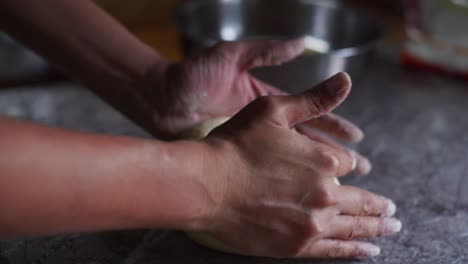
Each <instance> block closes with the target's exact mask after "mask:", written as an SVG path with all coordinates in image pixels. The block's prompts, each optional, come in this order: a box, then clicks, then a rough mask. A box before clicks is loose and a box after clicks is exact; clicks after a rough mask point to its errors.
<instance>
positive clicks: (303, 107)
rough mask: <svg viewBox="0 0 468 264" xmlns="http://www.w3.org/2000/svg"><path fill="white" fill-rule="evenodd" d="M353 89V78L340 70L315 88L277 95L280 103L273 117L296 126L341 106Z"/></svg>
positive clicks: (290, 125)
mask: <svg viewBox="0 0 468 264" xmlns="http://www.w3.org/2000/svg"><path fill="white" fill-rule="evenodd" d="M350 91H351V78H350V77H349V75H348V74H347V73H344V72H340V73H338V74H336V75H334V76H333V77H331V78H330V79H328V80H326V81H324V82H322V83H320V84H318V85H317V86H315V87H314V88H312V89H310V90H308V91H306V92H304V93H302V94H299V95H291V96H282V97H277V98H280V99H279V101H280V102H279V103H277V104H273V105H275V108H276V109H274V110H273V111H272V112H271V113H273V116H272V118H273V119H275V120H276V121H277V122H280V123H281V124H287V125H288V126H289V127H294V126H295V125H297V124H301V123H303V122H305V121H308V120H311V119H314V118H318V117H320V116H322V115H324V114H326V113H329V112H331V111H332V110H333V109H335V108H336V107H337V106H339V105H340V104H341V103H342V102H343V101H344V100H345V99H346V97H347V96H348V94H349V92H350Z"/></svg>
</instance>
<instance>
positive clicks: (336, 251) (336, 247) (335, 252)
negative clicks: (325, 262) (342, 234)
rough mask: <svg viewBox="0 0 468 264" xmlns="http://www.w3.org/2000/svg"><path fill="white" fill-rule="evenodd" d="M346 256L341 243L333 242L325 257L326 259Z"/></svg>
mask: <svg viewBox="0 0 468 264" xmlns="http://www.w3.org/2000/svg"><path fill="white" fill-rule="evenodd" d="M345 255H346V249H345V247H344V245H343V243H342V242H340V241H333V243H332V244H331V246H330V248H329V250H328V251H327V254H326V256H327V257H328V258H338V257H343V256H345Z"/></svg>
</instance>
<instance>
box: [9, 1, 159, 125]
mask: <svg viewBox="0 0 468 264" xmlns="http://www.w3.org/2000/svg"><path fill="white" fill-rule="evenodd" d="M0 27H3V28H4V29H5V30H6V31H7V32H8V33H10V34H11V35H13V36H14V37H16V38H17V39H19V40H20V41H22V42H24V43H25V44H27V45H28V46H30V47H31V48H33V49H34V50H36V51H37V52H39V53H40V54H42V55H43V56H44V57H46V58H47V59H48V60H50V61H51V62H52V63H54V64H55V65H56V66H58V67H59V68H60V69H62V70H64V71H65V72H66V73H67V74H68V75H69V76H71V77H73V78H75V79H77V80H79V81H81V82H83V83H84V84H86V85H87V86H89V87H90V88H91V89H93V90H94V91H95V92H96V93H97V94H98V95H99V96H100V97H102V98H103V99H104V100H105V101H107V102H109V103H110V104H111V105H113V106H114V107H115V108H117V109H118V110H120V111H121V112H123V113H124V114H125V115H127V116H128V117H129V118H130V119H132V120H133V121H135V122H137V123H138V124H139V125H141V126H143V127H144V128H146V129H147V130H151V131H154V130H153V126H154V121H153V117H152V116H151V114H152V112H153V111H152V106H151V105H150V104H149V103H147V102H146V100H145V98H144V96H142V95H141V93H140V91H137V90H136V89H135V87H137V86H138V84H139V82H141V81H142V80H143V78H144V75H145V74H146V72H147V71H149V70H151V71H153V72H158V71H163V70H164V68H165V67H166V64H167V61H166V60H165V59H164V58H162V56H161V55H159V54H158V53H157V52H155V51H154V50H153V49H151V48H150V47H148V46H147V45H145V44H144V43H142V42H141V41H139V40H138V39H137V38H136V37H134V36H133V35H132V34H131V33H129V32H128V31H127V30H126V29H125V28H124V27H123V26H121V25H120V24H119V23H118V22H117V21H115V20H114V19H113V18H112V17H110V16H109V15H108V14H106V13H105V12H104V11H102V10H101V9H100V8H98V7H97V6H96V5H95V4H94V3H93V2H92V1H76V0H43V1H29V0H0Z"/></svg>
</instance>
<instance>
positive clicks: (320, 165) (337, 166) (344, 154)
mask: <svg viewBox="0 0 468 264" xmlns="http://www.w3.org/2000/svg"><path fill="white" fill-rule="evenodd" d="M309 149H311V151H312V153H311V155H310V157H311V159H312V160H313V161H314V165H315V166H317V169H319V170H321V171H322V172H323V174H324V175H327V176H332V177H341V176H344V175H346V174H348V173H349V172H351V171H353V170H354V169H355V168H356V163H357V161H356V158H355V157H354V156H352V155H351V154H350V153H349V152H348V151H342V150H340V149H336V148H332V147H330V146H328V145H326V144H323V143H320V142H312V145H311V146H310V148H309Z"/></svg>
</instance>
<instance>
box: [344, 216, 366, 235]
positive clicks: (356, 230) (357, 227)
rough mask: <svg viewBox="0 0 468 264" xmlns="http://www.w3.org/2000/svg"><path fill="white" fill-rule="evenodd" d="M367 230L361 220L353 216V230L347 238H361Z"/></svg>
mask: <svg viewBox="0 0 468 264" xmlns="http://www.w3.org/2000/svg"><path fill="white" fill-rule="evenodd" d="M364 229H365V226H364V223H363V222H362V221H361V220H360V219H359V217H358V216H353V217H352V225H351V230H350V232H349V234H348V236H347V237H346V240H352V239H354V238H356V237H359V236H361V235H362V234H363V232H364Z"/></svg>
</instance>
